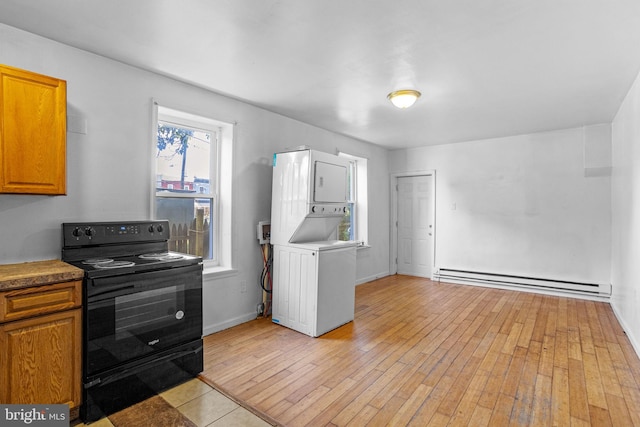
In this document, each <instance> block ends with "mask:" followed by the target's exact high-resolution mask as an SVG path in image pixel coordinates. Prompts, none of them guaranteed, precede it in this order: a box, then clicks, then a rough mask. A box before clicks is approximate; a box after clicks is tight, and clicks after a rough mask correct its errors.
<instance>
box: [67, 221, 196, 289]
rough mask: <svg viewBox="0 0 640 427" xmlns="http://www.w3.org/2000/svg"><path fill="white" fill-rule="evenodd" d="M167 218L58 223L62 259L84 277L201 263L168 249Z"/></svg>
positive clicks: (191, 257) (190, 256)
mask: <svg viewBox="0 0 640 427" xmlns="http://www.w3.org/2000/svg"><path fill="white" fill-rule="evenodd" d="M169 238H170V233H169V222H168V221H166V220H154V221H119V222H84V223H65V224H62V260H63V261H65V262H67V263H69V264H71V265H74V266H76V267H79V268H81V269H83V270H84V271H85V275H86V277H89V278H93V277H108V276H116V275H122V274H131V273H138V272H143V271H153V270H163V269H167V268H175V267H182V266H189V265H194V264H201V263H202V257H199V256H195V255H189V254H183V253H179V252H172V251H170V250H169V244H168V241H169Z"/></svg>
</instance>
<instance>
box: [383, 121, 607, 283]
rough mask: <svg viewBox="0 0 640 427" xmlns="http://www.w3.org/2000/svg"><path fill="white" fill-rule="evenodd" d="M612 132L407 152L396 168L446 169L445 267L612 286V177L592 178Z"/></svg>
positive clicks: (393, 159) (440, 231) (441, 177)
mask: <svg viewBox="0 0 640 427" xmlns="http://www.w3.org/2000/svg"><path fill="white" fill-rule="evenodd" d="M607 128H608V127H607V126H605V129H604V132H603V129H602V126H598V127H596V128H594V129H593V130H589V129H583V128H578V129H567V130H561V131H554V132H545V133H536V134H529V135H520V136H513V137H506V138H498V139H490V140H483V141H472V142H464V143H458V144H451V145H440V146H433V147H423V148H418V149H409V150H398V151H393V152H391V154H390V161H389V169H390V171H391V173H403V172H408V171H417V170H435V171H436V225H435V237H436V254H435V257H436V267H437V268H453V269H460V270H470V271H478V272H486V273H501V274H511V275H518V276H526V277H534V278H545V279H551V280H567V281H576V282H587V283H609V278H610V226H611V218H610V178H609V176H607V174H606V173H599V174H595V175H596V176H589V177H587V176H585V175H591V174H588V173H587V172H586V169H585V140H589V141H593V140H594V139H597V137H598V135H600V136H601V137H602V136H603V135H604V138H605V139H604V141H600V142H594V143H593V144H594V145H597V146H598V147H600V146H605V147H606V146H609V147H610V145H609V144H610V140H609V139H608V135H609V134H608V132H607ZM587 136H589V138H587ZM590 145H591V143H590ZM605 151H606V149H605Z"/></svg>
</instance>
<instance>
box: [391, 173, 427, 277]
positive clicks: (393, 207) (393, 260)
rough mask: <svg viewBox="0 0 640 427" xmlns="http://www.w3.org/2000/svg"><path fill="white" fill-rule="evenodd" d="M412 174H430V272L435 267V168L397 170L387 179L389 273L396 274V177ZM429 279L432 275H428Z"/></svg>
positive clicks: (410, 175)
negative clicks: (409, 170)
mask: <svg viewBox="0 0 640 427" xmlns="http://www.w3.org/2000/svg"><path fill="white" fill-rule="evenodd" d="M412 176H431V178H432V179H431V195H432V196H431V198H432V200H431V202H432V203H431V209H432V213H433V239H431V255H432V257H433V259H432V266H431V274H432V275H433V272H435V269H436V238H437V218H436V200H437V199H436V188H437V187H436V171H435V170H420V171H412V172H399V173H392V174H391V175H390V179H389V185H390V186H389V189H390V191H389V194H391V203H390V204H389V205H390V209H391V212H390V217H391V223H390V224H389V234H390V236H389V239H390V242H391V248H390V249H391V250H390V251H389V274H396V273H397V272H398V263H397V262H396V260H397V259H398V187H397V185H398V178H405V177H412ZM428 278H429V279H431V278H432V277H428Z"/></svg>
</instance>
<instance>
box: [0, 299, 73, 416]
mask: <svg viewBox="0 0 640 427" xmlns="http://www.w3.org/2000/svg"><path fill="white" fill-rule="evenodd" d="M81 319H82V309H81V308H76V309H72V310H66V311H60V312H56V313H52V314H44V315H40V316H35V317H30V318H27V319H23V320H15V321H12V322H8V323H4V324H0V370H1V371H0V403H16V404H47V403H66V404H68V405H69V407H70V408H72V409H73V408H75V407H78V406H79V405H80V403H81V402H80V400H81V390H80V386H81V379H80V375H81V363H82V354H81V348H82V345H81V325H82V324H81Z"/></svg>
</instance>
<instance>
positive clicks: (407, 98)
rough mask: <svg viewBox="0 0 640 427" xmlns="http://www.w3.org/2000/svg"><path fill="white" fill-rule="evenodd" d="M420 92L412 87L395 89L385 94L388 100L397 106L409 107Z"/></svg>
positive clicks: (418, 96)
mask: <svg viewBox="0 0 640 427" xmlns="http://www.w3.org/2000/svg"><path fill="white" fill-rule="evenodd" d="M420 95H421V93H420V92H418V91H417V90H413V89H404V90H396V91H395V92H391V93H390V94H389V95H387V98H389V101H391V103H392V104H393V105H395V106H396V107H398V108H409V107H411V106H412V105H413V104H415V102H416V101H417V100H418V98H420Z"/></svg>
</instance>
